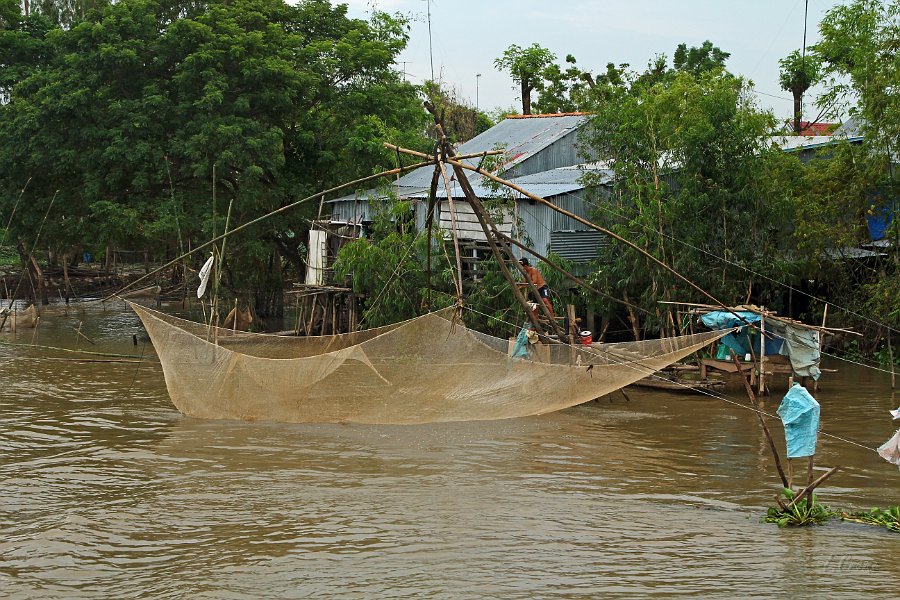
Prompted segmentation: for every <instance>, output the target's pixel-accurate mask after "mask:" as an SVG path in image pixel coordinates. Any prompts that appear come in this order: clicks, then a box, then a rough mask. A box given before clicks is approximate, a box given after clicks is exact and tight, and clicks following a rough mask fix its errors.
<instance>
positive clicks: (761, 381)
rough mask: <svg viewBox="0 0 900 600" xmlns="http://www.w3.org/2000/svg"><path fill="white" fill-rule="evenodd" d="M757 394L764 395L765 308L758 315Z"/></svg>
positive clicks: (761, 308)
mask: <svg viewBox="0 0 900 600" xmlns="http://www.w3.org/2000/svg"><path fill="white" fill-rule="evenodd" d="M759 393H760V394H765V393H766V308H765V307H760V315H759Z"/></svg>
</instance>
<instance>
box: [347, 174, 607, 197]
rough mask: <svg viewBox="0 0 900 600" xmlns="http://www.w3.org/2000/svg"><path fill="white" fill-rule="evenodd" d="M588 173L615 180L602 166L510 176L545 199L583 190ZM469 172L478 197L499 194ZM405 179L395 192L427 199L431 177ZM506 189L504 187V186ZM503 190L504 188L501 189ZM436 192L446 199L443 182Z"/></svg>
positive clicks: (369, 194) (375, 192) (453, 187)
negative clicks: (421, 181)
mask: <svg viewBox="0 0 900 600" xmlns="http://www.w3.org/2000/svg"><path fill="white" fill-rule="evenodd" d="M585 173H593V174H597V175H598V176H599V177H600V183H601V184H604V183H607V182H609V181H612V178H613V172H612V170H610V169H602V168H592V167H588V168H584V169H580V168H575V167H562V168H559V169H551V170H550V171H544V172H542V173H535V174H533V175H525V176H523V177H516V178H513V179H511V180H510V181H511V182H512V183H515V184H516V185H518V186H520V187H522V188H524V189H526V190H528V191H529V192H531V193H532V194H536V195H538V196H540V197H542V198H550V197H552V196H558V195H560V194H568V193H571V192H576V191H578V190H581V189H584V184H583V183H581V178H582V176H583V175H584V174H585ZM449 175H450V189H451V190H452V191H453V197H454V198H456V197H459V198H462V197H463V196H464V195H463V192H462V190H461V189H460V188H459V185H457V183H456V177H455V175H453V174H452V173H450V174H449ZM466 175H467V176H468V177H469V183H471V184H472V189H473V190H474V191H475V194H476V195H477V196H478V197H479V198H494V197H496V196H497V191H495V188H494V187H493V186H490V185H487V184H486V181H487V180H485V178H483V177H481V176H479V175H478V174H476V173H472V172H468V173H466ZM402 183H403V181H402V179H401V181H398V182H396V183H395V185H394V191H395V192H396V194H397V195H398V196H399V197H400V198H420V199H427V198H428V185H430V184H431V179H430V176H429V180H428V183H427V184H426V185H424V186H410V185H400V184H402ZM503 189H505V188H503ZM501 191H502V190H501ZM510 193H511V194H513V197H518V196H519V194H518V193H517V192H513V191H510ZM437 195H438V197H439V198H446V197H447V191H446V189H445V188H444V182H443V181H440V183H439V184H438V188H437ZM377 196H378V190H377V189H372V190H367V191H365V192H359V193H354V194H348V195H346V196H343V197H341V198H337V199H335V200H330V201H329V202H348V201H352V200H365V199H367V198H375V197H377Z"/></svg>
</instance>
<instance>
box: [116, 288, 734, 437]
mask: <svg viewBox="0 0 900 600" xmlns="http://www.w3.org/2000/svg"><path fill="white" fill-rule="evenodd" d="M131 307H132V308H133V309H134V311H135V312H136V313H137V314H138V316H139V317H140V318H141V320H142V321H143V323H144V326H145V327H146V329H147V332H148V333H149V335H150V339H151V340H152V342H153V345H154V347H155V348H156V352H157V354H158V355H159V359H160V362H161V363H162V367H163V373H164V374H165V379H166V386H167V388H168V391H169V395H170V396H171V398H172V402H173V403H174V404H175V406H176V407H177V408H178V410H180V411H181V412H182V413H184V414H185V415H188V416H190V417H199V418H207V419H243V420H250V421H253V420H265V421H285V422H294V423H315V422H319V423H321V422H325V423H339V422H356V423H385V424H387V423H431V422H439V421H469V420H486V419H508V418H513V417H523V416H527V415H539V414H543V413H548V412H553V411H556V410H561V409H563V408H568V407H570V406H574V405H576V404H581V403H583V402H587V401H589V400H592V399H594V398H598V397H601V396H604V395H606V394H608V393H610V392H612V391H614V390H617V389H620V388H622V387H624V386H626V385H629V384H631V383H634V382H635V381H637V380H639V379H641V378H643V377H646V376H647V375H649V374H651V373H653V372H654V371H657V370H659V369H661V368H663V367H665V366H667V365H670V364H672V363H674V362H675V361H677V360H679V359H681V358H683V357H685V356H687V355H689V354H691V353H693V352H696V351H697V350H699V349H700V348H702V347H704V346H706V345H707V344H709V343H711V342H713V341H714V340H716V339H718V338H720V337H722V336H723V335H725V334H727V333H728V331H714V332H709V333H702V334H695V335H687V336H680V337H673V338H664V339H660V340H647V341H641V342H626V343H618V344H594V345H592V346H581V347H570V346H565V345H560V344H557V345H550V346H542V345H540V346H542V347H541V348H540V350H541V351H539V352H533V353H532V358H529V359H521V358H513V357H512V356H511V342H510V341H509V340H506V339H501V338H496V337H492V336H489V335H486V334H483V333H480V332H476V331H473V330H471V329H468V328H466V327H465V325H464V324H463V323H462V321H461V320H460V319H459V318H457V317H455V316H454V315H455V314H456V313H455V312H454V310H453V309H449V310H445V311H441V312H433V313H429V314H426V315H423V316H421V317H417V318H415V319H412V320H409V321H404V322H402V323H398V324H396V325H391V326H388V327H382V328H377V329H370V330H365V331H360V332H356V333H350V334H343V335H334V336H321V337H292V336H290V337H289V336H272V335H264V334H254V333H243V332H233V331H231V330H229V329H222V328H215V327H212V328H210V327H207V326H206V325H203V324H198V323H193V322H190V321H185V320H182V319H179V318H177V317H173V316H171V315H166V314H163V313H160V312H157V311H155V310H151V309H148V308H146V307H143V306H140V305H137V304H131Z"/></svg>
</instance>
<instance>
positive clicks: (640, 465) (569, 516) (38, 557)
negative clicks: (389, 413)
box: [0, 308, 900, 598]
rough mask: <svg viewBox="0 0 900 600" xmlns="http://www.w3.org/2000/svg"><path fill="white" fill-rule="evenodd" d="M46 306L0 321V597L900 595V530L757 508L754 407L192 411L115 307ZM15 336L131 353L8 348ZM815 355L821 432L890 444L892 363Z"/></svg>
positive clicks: (770, 475) (858, 456) (762, 474)
mask: <svg viewBox="0 0 900 600" xmlns="http://www.w3.org/2000/svg"><path fill="white" fill-rule="evenodd" d="M51 313H52V314H47V315H45V317H44V319H43V320H42V322H41V325H40V328H39V330H38V332H37V334H36V335H34V336H33V332H32V331H25V332H21V331H20V332H19V333H18V334H17V335H16V336H13V335H11V334H8V333H4V334H0V341H2V342H3V344H2V345H0V597H10V598H55V597H59V598H67V597H85V598H107V597H122V598H131V597H140V598H144V597H146V598H184V597H194V598H247V597H288V598H306V597H310V596H318V597H360V598H370V597H391V598H404V597H409V598H413V597H438V598H473V597H499V598H537V597H542V598H543V597H558V598H569V597H573V598H574V597H594V596H600V595H604V596H614V595H620V596H625V597H631V596H641V597H668V596H674V595H683V594H696V595H700V596H703V597H710V596H718V597H771V596H774V595H789V596H794V597H808V596H811V595H816V596H828V597H848V598H859V597H884V598H893V597H897V595H898V593H900V592H898V584H897V577H896V573H897V561H898V557H900V535H897V534H891V533H889V532H887V531H886V530H882V529H879V528H876V527H869V526H863V525H855V524H849V523H840V522H832V523H830V524H828V525H826V526H823V527H816V528H811V529H810V528H806V529H801V530H779V529H778V528H777V527H775V526H773V525H767V524H764V523H761V522H760V521H761V517H762V515H763V514H764V512H765V507H766V506H767V505H769V504H770V503H771V501H772V498H773V496H774V494H775V493H776V491H777V489H778V482H777V477H776V476H775V475H774V472H773V467H772V464H771V460H770V458H769V456H768V454H767V449H766V447H765V445H764V439H763V437H762V435H761V433H760V431H759V427H758V426H757V424H756V422H755V419H754V418H753V415H752V414H751V413H749V412H747V411H746V410H742V409H740V408H739V407H736V406H732V405H729V404H727V403H724V402H722V401H719V400H713V399H709V398H704V397H697V396H680V395H672V394H666V393H646V392H630V393H629V397H630V400H629V401H626V400H625V398H624V397H623V396H622V395H620V394H615V395H613V397H612V399H604V400H603V401H601V402H597V403H590V404H587V405H584V406H580V407H576V408H574V409H570V410H567V411H563V412H560V413H556V414H552V415H547V416H542V417H536V418H527V419H514V420H509V421H495V422H470V423H456V424H442V425H433V426H404V427H397V426H391V427H387V426H385V427H378V426H359V425H345V426H342V425H333V426H332V425H328V426H322V425H316V426H305V425H284V424H266V423H240V422H220V421H198V420H193V419H188V418H185V417H183V416H181V415H180V414H179V413H178V412H177V411H176V410H175V409H174V408H173V407H172V405H171V403H170V402H169V399H168V396H167V394H166V390H165V384H164V381H163V377H162V372H161V370H160V368H159V365H158V364H157V363H155V362H154V361H155V354H154V353H153V349H152V347H150V346H149V344H147V345H145V338H143V337H141V338H140V339H139V343H138V346H136V347H135V346H133V345H132V337H131V336H132V335H133V334H137V335H139V336H142V330H141V328H140V325H139V323H138V321H137V319H136V317H135V316H134V315H133V314H131V313H129V312H125V311H123V310H121V308H116V309H114V310H113V309H107V310H106V311H103V310H100V309H97V308H92V309H89V310H87V311H86V312H85V313H83V314H82V313H78V312H76V311H74V310H71V311H69V314H68V315H66V314H63V313H62V312H55V313H53V312H52V311H51ZM81 321H83V325H82V332H83V333H84V334H85V335H87V336H88V337H89V338H90V339H91V340H92V341H93V342H94V345H91V344H90V343H88V342H86V341H85V340H84V339H83V338H82V340H81V342H77V341H76V337H77V334H76V333H75V331H74V329H73V328H77V327H78V326H79V323H80V322H81ZM32 341H34V342H35V343H37V344H41V345H44V346H55V347H66V348H73V347H75V346H76V344H80V346H81V347H82V348H86V349H88V350H91V351H95V352H97V351H104V352H116V353H121V354H134V355H137V356H140V355H141V354H143V359H142V360H141V361H140V362H139V363H136V362H73V361H71V360H69V359H67V355H66V354H65V353H62V352H60V351H56V350H47V349H29V348H25V347H23V346H10V345H8V344H9V343H12V342H17V343H23V342H25V343H30V342H32ZM58 359H63V360H58ZM122 360H125V359H122ZM831 366H834V367H837V368H839V369H840V373H838V374H836V375H828V376H827V378H826V379H825V380H824V381H823V389H822V390H821V391H820V393H819V394H818V399H819V400H820V402H821V403H822V411H823V428H824V429H826V430H828V431H831V432H833V433H836V434H839V435H841V436H845V437H847V438H851V439H853V440H856V441H858V442H860V443H861V444H863V445H865V446H869V447H875V446H877V445H879V444H881V443H882V442H884V441H885V440H887V439H888V438H889V437H890V436H891V435H892V434H893V432H894V430H895V427H894V426H893V425H892V424H891V420H890V416H889V415H888V412H887V411H888V409H890V408H897V405H898V404H900V400H898V398H897V397H894V398H892V397H891V392H890V385H889V383H890V380H889V377H885V376H883V375H881V374H878V373H875V372H873V371H869V370H864V369H860V368H857V367H852V366H848V365H845V364H832V365H831ZM729 395H731V396H733V397H734V398H735V399H738V400H743V399H742V398H741V396H740V395H739V394H738V393H737V392H733V393H730V394H729ZM776 407H777V399H773V400H772V401H771V402H770V408H771V410H773V411H774V409H775V408H776ZM772 428H773V431H774V432H775V433H776V434H777V435H780V431H781V427H780V425H779V424H778V423H777V422H774V423H772ZM817 462H818V463H819V464H821V465H823V470H824V466H830V465H836V464H839V465H841V466H842V467H843V471H841V472H840V473H839V474H838V475H836V476H835V477H833V478H832V479H831V480H830V481H829V483H828V485H827V486H825V487H824V488H822V490H821V497H822V499H823V501H825V502H826V503H828V504H831V505H833V506H841V507H853V508H868V507H871V506H876V505H877V506H885V505H887V504H897V503H898V500H900V493H898V492H900V471H898V470H897V468H896V467H894V466H891V465H889V464H887V463H885V462H884V461H883V460H882V459H880V458H879V457H878V456H877V455H876V454H875V453H874V452H872V451H870V450H865V449H862V448H860V447H857V446H854V445H851V444H848V443H845V442H841V441H837V440H833V439H829V438H824V439H820V452H819V456H818V457H817ZM799 467H800V465H799V464H798V470H799ZM818 472H822V471H818Z"/></svg>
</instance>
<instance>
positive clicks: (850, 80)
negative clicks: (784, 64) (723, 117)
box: [816, 0, 900, 350]
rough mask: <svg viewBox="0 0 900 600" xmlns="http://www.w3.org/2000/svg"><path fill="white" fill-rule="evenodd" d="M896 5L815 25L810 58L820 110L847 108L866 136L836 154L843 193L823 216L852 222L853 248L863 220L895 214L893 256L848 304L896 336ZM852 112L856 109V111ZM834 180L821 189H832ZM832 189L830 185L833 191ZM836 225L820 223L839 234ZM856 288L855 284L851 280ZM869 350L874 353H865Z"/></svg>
mask: <svg viewBox="0 0 900 600" xmlns="http://www.w3.org/2000/svg"><path fill="white" fill-rule="evenodd" d="M898 22H900V2H898V1H897V0H884V1H877V0H854V1H852V2H849V3H847V4H843V5H840V6H836V7H834V8H832V9H831V10H829V11H828V12H827V13H826V15H825V17H824V18H823V19H822V22H821V23H820V25H819V30H820V33H821V41H820V42H819V43H818V44H817V45H816V51H817V53H818V54H819V55H820V56H821V58H822V63H823V75H824V77H825V78H826V79H827V82H828V87H827V90H826V92H825V93H824V94H823V95H822V96H821V97H820V98H819V104H820V106H821V107H823V108H827V107H829V106H832V105H834V106H836V109H835V110H836V112H842V111H843V110H845V109H847V108H848V107H850V108H849V112H850V113H851V114H853V115H855V116H856V117H857V118H858V120H859V122H860V125H861V129H862V132H863V134H864V137H865V139H864V141H863V144H862V147H861V148H860V149H859V150H858V151H856V152H853V151H852V149H847V150H845V151H844V152H842V153H840V154H837V155H836V159H838V160H839V162H837V163H835V167H834V171H835V172H836V173H840V170H841V167H843V169H842V171H843V173H842V175H843V179H844V185H842V186H840V187H839V188H838V189H839V191H840V192H841V193H835V194H831V195H828V196H823V197H822V199H821V202H822V203H823V204H825V208H824V210H829V211H831V212H832V213H835V212H837V211H840V210H841V208H842V206H843V210H844V212H845V213H847V214H850V215H853V216H854V217H855V219H854V222H853V226H854V231H855V232H856V233H857V237H856V241H857V242H858V241H859V240H860V239H861V238H864V236H865V232H864V231H860V229H861V225H862V223H863V221H862V219H863V217H865V216H866V215H876V214H884V213H885V212H887V213H888V214H893V225H892V228H891V231H890V232H889V236H890V237H891V238H892V239H893V241H894V246H893V247H894V250H893V251H892V256H891V257H890V260H889V261H885V262H884V263H882V264H881V265H880V266H879V267H878V269H879V273H878V276H877V277H875V278H873V280H872V281H871V282H867V283H866V285H864V286H863V287H861V288H860V287H858V286H857V287H855V288H853V289H851V291H850V292H849V293H848V296H847V299H846V302H847V304H848V305H852V306H854V307H857V309H858V310H857V312H858V313H860V314H865V315H868V316H870V317H871V318H873V319H876V320H877V321H880V322H882V323H886V324H888V325H889V326H890V327H892V328H894V329H895V330H897V329H900V302H898V301H897V293H896V291H897V287H898V286H897V281H898V279H900V252H898V251H897V248H898V247H900V218H898V215H900V200H898V198H900V182H898V179H897V176H896V171H897V169H896V161H897V156H898V155H900V94H898V93H897V90H898V89H900V27H898ZM854 105H855V106H854ZM835 179H836V177H835V178H829V179H827V180H826V181H829V182H834V180H835ZM834 187H835V186H834V185H833V186H832V188H834ZM840 222H841V221H840V220H836V219H832V220H829V221H826V224H827V225H828V226H830V227H831V228H835V229H837V228H839V227H840ZM856 279H857V281H858V277H857V278H856ZM859 325H861V326H863V327H867V328H869V331H870V332H871V333H872V334H873V335H870V336H867V339H875V340H877V339H880V336H881V335H882V334H883V333H884V332H883V331H881V330H878V331H875V330H873V329H872V327H873V325H872V323H871V322H862V323H859ZM870 350H874V349H873V348H870Z"/></svg>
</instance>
